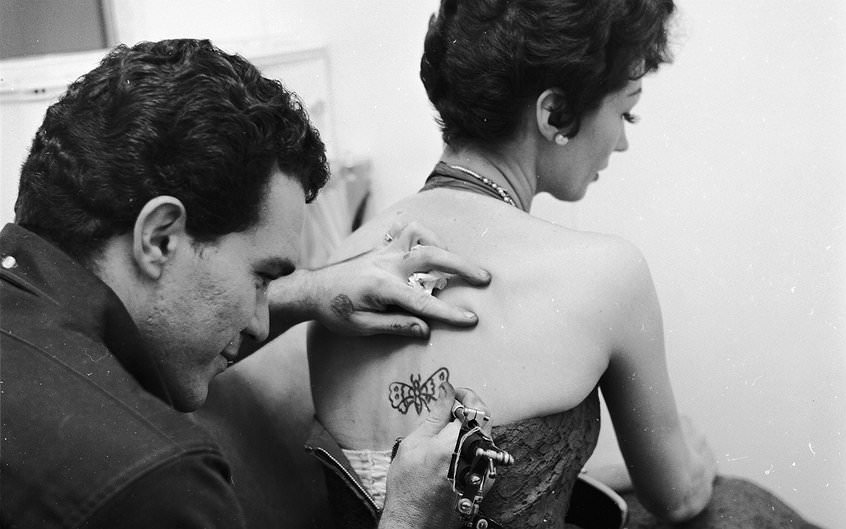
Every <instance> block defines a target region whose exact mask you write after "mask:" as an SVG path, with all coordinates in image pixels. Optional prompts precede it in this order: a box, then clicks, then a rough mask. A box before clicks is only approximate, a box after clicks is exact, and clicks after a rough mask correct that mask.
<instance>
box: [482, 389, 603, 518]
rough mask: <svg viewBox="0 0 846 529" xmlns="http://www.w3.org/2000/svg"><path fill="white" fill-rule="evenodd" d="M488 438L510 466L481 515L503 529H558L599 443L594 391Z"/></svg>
mask: <svg viewBox="0 0 846 529" xmlns="http://www.w3.org/2000/svg"><path fill="white" fill-rule="evenodd" d="M492 434H493V439H494V442H495V443H496V445H497V446H498V447H500V448H502V449H503V450H506V451H508V452H509V453H510V454H511V455H512V456H514V458H515V462H514V464H513V465H511V466H509V467H498V468H497V478H496V481H495V482H494V485H493V487H492V488H491V490H490V491H489V492H488V493H487V495H486V496H485V499H484V501H483V502H482V512H483V513H485V514H486V515H487V516H489V517H491V518H493V519H494V520H496V521H498V522H499V523H500V524H502V525H503V527H506V528H521V529H524V528H525V529H530V528H535V527H544V528H556V529H558V528H561V529H563V528H564V527H565V522H564V519H565V515H566V514H567V509H568V507H569V503H570V495H571V493H572V491H573V485H574V484H575V482H576V478H577V477H578V475H579V472H580V471H581V469H582V467H583V466H584V464H585V462H587V460H588V458H589V457H590V455H591V453H593V449H594V448H595V447H596V443H597V440H598V438H599V396H598V393H597V390H596V389H594V390H593V392H591V394H590V395H588V397H587V398H586V399H585V400H584V401H582V403H581V404H579V405H578V406H576V407H575V408H573V409H571V410H568V411H566V412H563V413H556V414H553V415H547V416H545V417H535V418H532V419H526V420H523V421H518V422H515V423H512V424H505V425H501V426H494V428H493V432H492Z"/></svg>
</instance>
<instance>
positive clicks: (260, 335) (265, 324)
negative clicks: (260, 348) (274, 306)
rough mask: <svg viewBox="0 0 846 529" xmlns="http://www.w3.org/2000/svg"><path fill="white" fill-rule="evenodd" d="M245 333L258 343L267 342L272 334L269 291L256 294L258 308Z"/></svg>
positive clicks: (262, 290) (260, 291) (263, 290)
mask: <svg viewBox="0 0 846 529" xmlns="http://www.w3.org/2000/svg"><path fill="white" fill-rule="evenodd" d="M244 332H245V333H246V334H247V335H249V336H250V337H251V338H253V339H254V340H256V341H257V342H263V341H265V340H267V337H268V335H269V334H270V307H269V305H268V302H267V290H265V289H259V290H258V291H257V292H256V307H255V310H254V311H253V316H252V318H251V319H250V323H249V325H247V328H246V329H244Z"/></svg>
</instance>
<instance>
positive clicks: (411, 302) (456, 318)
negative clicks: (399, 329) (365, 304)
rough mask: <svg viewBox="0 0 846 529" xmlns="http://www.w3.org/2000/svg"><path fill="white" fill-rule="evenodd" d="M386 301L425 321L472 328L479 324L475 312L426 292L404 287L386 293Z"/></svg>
mask: <svg viewBox="0 0 846 529" xmlns="http://www.w3.org/2000/svg"><path fill="white" fill-rule="evenodd" d="M385 296H386V297H385V299H384V301H385V302H386V303H388V304H390V305H396V306H397V307H400V308H402V309H404V310H407V311H409V312H411V313H414V314H417V315H419V316H420V317H421V318H424V319H434V320H438V321H442V322H446V323H449V324H451V325H457V326H462V327H470V326H473V325H476V323H478V321H479V318H478V316H476V314H474V313H473V312H471V311H469V310H466V309H462V308H460V307H456V306H454V305H450V304H449V303H445V302H443V301H441V300H439V299H438V298H436V297H434V296H431V295H429V294H427V293H426V292H425V291H424V290H420V289H414V288H410V287H408V286H406V285H402V287H400V289H399V290H393V291H389V292H386V293H385Z"/></svg>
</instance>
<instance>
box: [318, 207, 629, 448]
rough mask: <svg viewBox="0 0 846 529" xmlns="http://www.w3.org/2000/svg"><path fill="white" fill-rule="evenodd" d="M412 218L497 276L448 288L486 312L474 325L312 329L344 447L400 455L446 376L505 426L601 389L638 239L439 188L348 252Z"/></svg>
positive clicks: (334, 428) (325, 418)
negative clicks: (629, 256) (423, 334)
mask: <svg viewBox="0 0 846 529" xmlns="http://www.w3.org/2000/svg"><path fill="white" fill-rule="evenodd" d="M402 219H415V220H418V221H420V222H421V223H422V224H424V225H425V226H427V227H429V228H430V229H432V230H433V231H434V232H435V233H437V234H438V236H439V237H440V239H441V242H442V243H444V244H445V245H446V247H447V248H449V249H450V250H451V251H454V252H456V253H458V254H461V255H466V256H468V257H472V258H473V259H474V261H476V262H477V263H479V264H480V265H481V266H483V267H485V268H487V269H488V270H489V271H490V272H491V274H492V275H493V281H492V282H491V284H490V285H489V286H488V287H486V288H483V289H478V288H472V287H469V286H466V285H460V284H457V282H456V283H450V284H449V285H448V286H447V288H446V289H445V290H443V291H442V292H440V293H438V296H439V297H441V298H442V299H444V300H447V301H449V302H451V303H455V304H457V305H459V306H464V307H467V308H468V309H470V310H472V311H474V312H476V313H477V314H478V315H479V324H478V326H477V327H475V328H473V329H466V330H462V329H454V328H446V327H445V326H438V325H433V326H432V333H431V337H430V339H429V340H427V341H423V340H414V339H408V338H401V337H389V336H377V337H362V338H349V337H339V336H335V335H332V334H331V333H329V332H327V331H326V330H325V329H322V328H320V327H315V328H313V329H312V331H311V333H310V339H309V350H310V352H311V353H310V358H309V362H310V370H311V382H312V388H313V391H312V393H313V396H314V401H315V407H316V412H317V416H318V418H319V419H320V420H321V422H322V423H323V424H324V426H325V427H326V428H327V430H328V431H329V432H330V433H332V434H333V435H334V436H335V437H336V439H337V440H338V441H339V444H340V445H341V446H343V447H344V448H349V449H379V450H384V449H387V448H390V446H391V445H392V444H393V441H394V439H395V438H396V437H398V436H402V435H405V434H406V433H408V432H409V431H411V430H412V429H413V427H414V426H415V425H416V424H417V423H418V422H419V420H420V419H421V417H422V416H423V415H424V414H425V411H426V409H427V404H428V401H429V395H430V394H431V389H432V388H433V387H434V386H435V385H436V384H437V383H439V381H440V380H441V379H443V378H444V377H448V378H449V380H450V382H452V383H453V385H456V386H469V387H473V388H474V389H475V390H476V391H477V393H478V394H479V395H480V396H481V398H482V399H483V400H484V401H485V402H486V403H487V404H488V406H489V407H490V409H491V410H492V413H493V420H494V423H495V424H508V423H514V422H516V421H520V420H524V419H529V418H536V417H543V416H548V415H552V414H556V413H559V412H563V411H566V410H570V409H573V408H575V407H576V406H578V405H579V404H580V403H582V402H583V401H584V400H585V399H586V397H588V395H590V394H591V392H592V391H593V390H594V388H595V387H596V386H597V383H598V381H599V379H600V377H601V376H602V374H603V373H604V371H605V369H606V367H607V365H608V362H609V357H610V354H611V350H612V347H613V344H614V329H613V327H614V326H615V325H616V321H615V319H616V318H617V317H618V314H617V313H618V312H619V309H620V307H621V305H625V300H623V299H620V298H622V297H624V293H623V292H624V291H625V290H626V289H625V288H624V286H622V287H621V284H620V283H621V282H622V281H623V279H621V278H622V277H624V276H625V275H626V274H624V273H621V269H622V268H625V267H626V259H625V258H620V256H621V255H624V256H625V254H626V253H631V252H630V247H629V246H628V245H627V244H626V243H624V242H622V241H620V240H619V239H616V238H611V237H607V236H600V235H595V234H586V233H581V232H576V231H573V230H568V229H565V228H562V227H560V226H556V225H553V224H550V223H547V222H545V221H542V220H539V219H536V218H534V217H531V216H530V215H527V214H525V213H523V212H522V211H519V210H517V209H516V208H513V207H510V206H507V205H505V204H503V203H500V202H497V201H495V200H492V199H491V198H490V197H485V196H480V195H476V194H472V193H467V192H456V191H452V190H431V191H426V192H423V193H419V194H417V195H413V196H411V197H409V198H407V199H405V200H403V201H401V202H399V203H397V204H395V205H394V206H392V207H391V208H389V209H388V210H386V211H385V212H383V213H381V214H380V215H379V216H378V217H377V218H375V219H374V220H372V221H371V222H369V223H368V224H367V225H365V226H364V227H363V228H361V229H360V230H359V231H357V232H356V233H355V234H354V235H353V236H352V237H351V238H350V239H348V240H347V241H346V242H345V243H344V245H343V246H342V247H341V248H340V253H339V254H338V255H337V256H336V257H338V258H343V257H345V256H349V255H354V254H356V253H359V252H361V251H364V250H366V249H368V248H371V247H373V246H374V245H376V244H379V242H380V241H381V240H382V239H383V237H384V234H385V233H386V232H387V231H388V230H389V229H390V227H391V226H392V225H395V223H396V222H397V221H398V220H399V221H402ZM312 353H313V354H312ZM427 382H429V383H428V384H427Z"/></svg>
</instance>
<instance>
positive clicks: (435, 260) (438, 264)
mask: <svg viewBox="0 0 846 529" xmlns="http://www.w3.org/2000/svg"><path fill="white" fill-rule="evenodd" d="M405 260H406V262H407V263H408V266H409V267H410V268H411V271H412V272H429V271H431V270H439V271H441V272H447V273H449V274H455V275H457V276H460V277H462V278H463V279H464V280H465V281H467V282H468V283H470V284H471V285H478V286H484V285H487V284H488V283H490V281H491V275H490V273H488V271H487V270H485V269H483V268H480V267H478V266H476V265H475V264H472V263H470V262H469V261H467V260H466V259H464V258H463V257H460V256H458V255H456V254H454V253H452V252H449V251H447V250H444V249H442V248H438V247H436V246H414V247H412V248H411V249H410V250H409V251H408V253H407V254H406V257H405Z"/></svg>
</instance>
